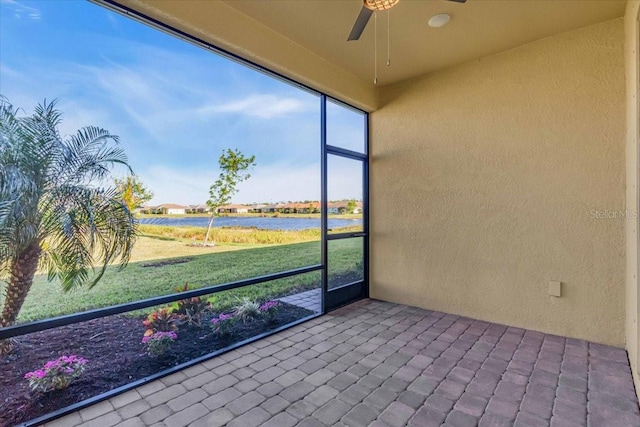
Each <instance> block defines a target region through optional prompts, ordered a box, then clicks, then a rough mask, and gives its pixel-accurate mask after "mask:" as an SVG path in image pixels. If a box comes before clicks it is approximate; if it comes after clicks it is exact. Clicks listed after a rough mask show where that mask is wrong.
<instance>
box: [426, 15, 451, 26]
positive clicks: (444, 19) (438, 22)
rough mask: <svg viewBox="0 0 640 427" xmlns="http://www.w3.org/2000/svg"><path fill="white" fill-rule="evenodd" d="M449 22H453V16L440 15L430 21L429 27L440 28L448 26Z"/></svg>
mask: <svg viewBox="0 0 640 427" xmlns="http://www.w3.org/2000/svg"><path fill="white" fill-rule="evenodd" d="M449 21H451V15H449V14H448V13H440V14H438V15H433V16H432V17H431V18H430V19H429V26H430V27H431V28H440V27H444V26H445V25H447V24H448V23H449Z"/></svg>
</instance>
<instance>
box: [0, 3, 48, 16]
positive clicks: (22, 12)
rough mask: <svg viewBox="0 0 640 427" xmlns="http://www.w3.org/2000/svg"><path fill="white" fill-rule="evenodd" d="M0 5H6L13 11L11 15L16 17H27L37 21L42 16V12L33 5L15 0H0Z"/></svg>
mask: <svg viewBox="0 0 640 427" xmlns="http://www.w3.org/2000/svg"><path fill="white" fill-rule="evenodd" d="M0 5H3V6H6V7H7V8H9V9H10V10H11V12H13V16H15V17H16V18H18V19H21V18H27V19H31V20H34V21H38V20H40V19H41V18H42V13H40V10H39V9H36V8H35V7H30V6H25V5H24V4H22V3H19V2H17V1H16V0H0Z"/></svg>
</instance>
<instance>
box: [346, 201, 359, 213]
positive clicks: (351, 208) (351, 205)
mask: <svg viewBox="0 0 640 427" xmlns="http://www.w3.org/2000/svg"><path fill="white" fill-rule="evenodd" d="M357 207H358V205H357V204H356V201H355V200H349V201H348V202H347V213H348V214H352V213H353V212H354V211H355V210H356V208H357Z"/></svg>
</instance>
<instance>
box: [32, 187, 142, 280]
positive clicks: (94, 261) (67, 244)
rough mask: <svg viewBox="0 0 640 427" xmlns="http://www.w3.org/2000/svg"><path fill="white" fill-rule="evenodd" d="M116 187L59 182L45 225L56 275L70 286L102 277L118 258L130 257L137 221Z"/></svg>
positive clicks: (49, 262) (52, 270)
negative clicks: (70, 184) (63, 183)
mask: <svg viewBox="0 0 640 427" xmlns="http://www.w3.org/2000/svg"><path fill="white" fill-rule="evenodd" d="M118 196H119V194H118V192H117V191H116V190H115V189H113V188H112V189H96V188H91V187H85V186H63V187H58V188H57V189H56V190H55V192H53V193H52V194H51V200H52V201H53V203H51V204H50V206H51V208H50V210H49V211H48V212H47V213H46V215H45V216H44V217H43V220H42V231H43V232H44V234H46V236H47V237H46V238H45V239H44V242H45V244H44V245H43V246H45V247H46V248H47V249H46V251H45V252H46V257H47V261H46V262H47V266H48V270H49V271H48V273H49V276H50V277H53V276H57V277H59V278H60V280H61V282H62V286H63V288H64V289H65V290H68V289H71V288H73V287H76V286H79V285H81V284H85V283H86V282H88V278H89V270H93V271H94V272H95V276H94V278H92V280H91V281H90V283H89V286H90V287H93V286H95V284H96V283H97V282H98V281H99V280H100V278H101V277H102V275H103V274H104V271H105V269H106V268H107V266H108V265H109V264H110V263H111V262H113V261H114V260H116V259H119V260H120V265H121V266H124V265H126V263H127V262H128V260H129V258H130V255H131V250H132V247H133V243H134V241H135V236H136V233H137V223H136V221H135V218H134V216H133V213H132V212H130V211H129V209H128V208H127V207H126V205H125V204H124V203H123V202H122V201H121V200H119V197H118Z"/></svg>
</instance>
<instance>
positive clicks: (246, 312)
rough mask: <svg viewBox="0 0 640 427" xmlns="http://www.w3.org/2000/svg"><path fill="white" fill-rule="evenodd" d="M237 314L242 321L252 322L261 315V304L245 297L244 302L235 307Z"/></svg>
mask: <svg viewBox="0 0 640 427" xmlns="http://www.w3.org/2000/svg"><path fill="white" fill-rule="evenodd" d="M233 310H234V312H235V316H236V317H237V318H238V319H240V320H242V323H247V322H250V321H252V320H254V319H256V318H258V317H259V316H260V304H258V303H257V302H255V301H252V300H250V299H249V298H247V297H245V298H243V299H242V302H241V303H240V304H238V305H236V306H235V307H234V308H233Z"/></svg>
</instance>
